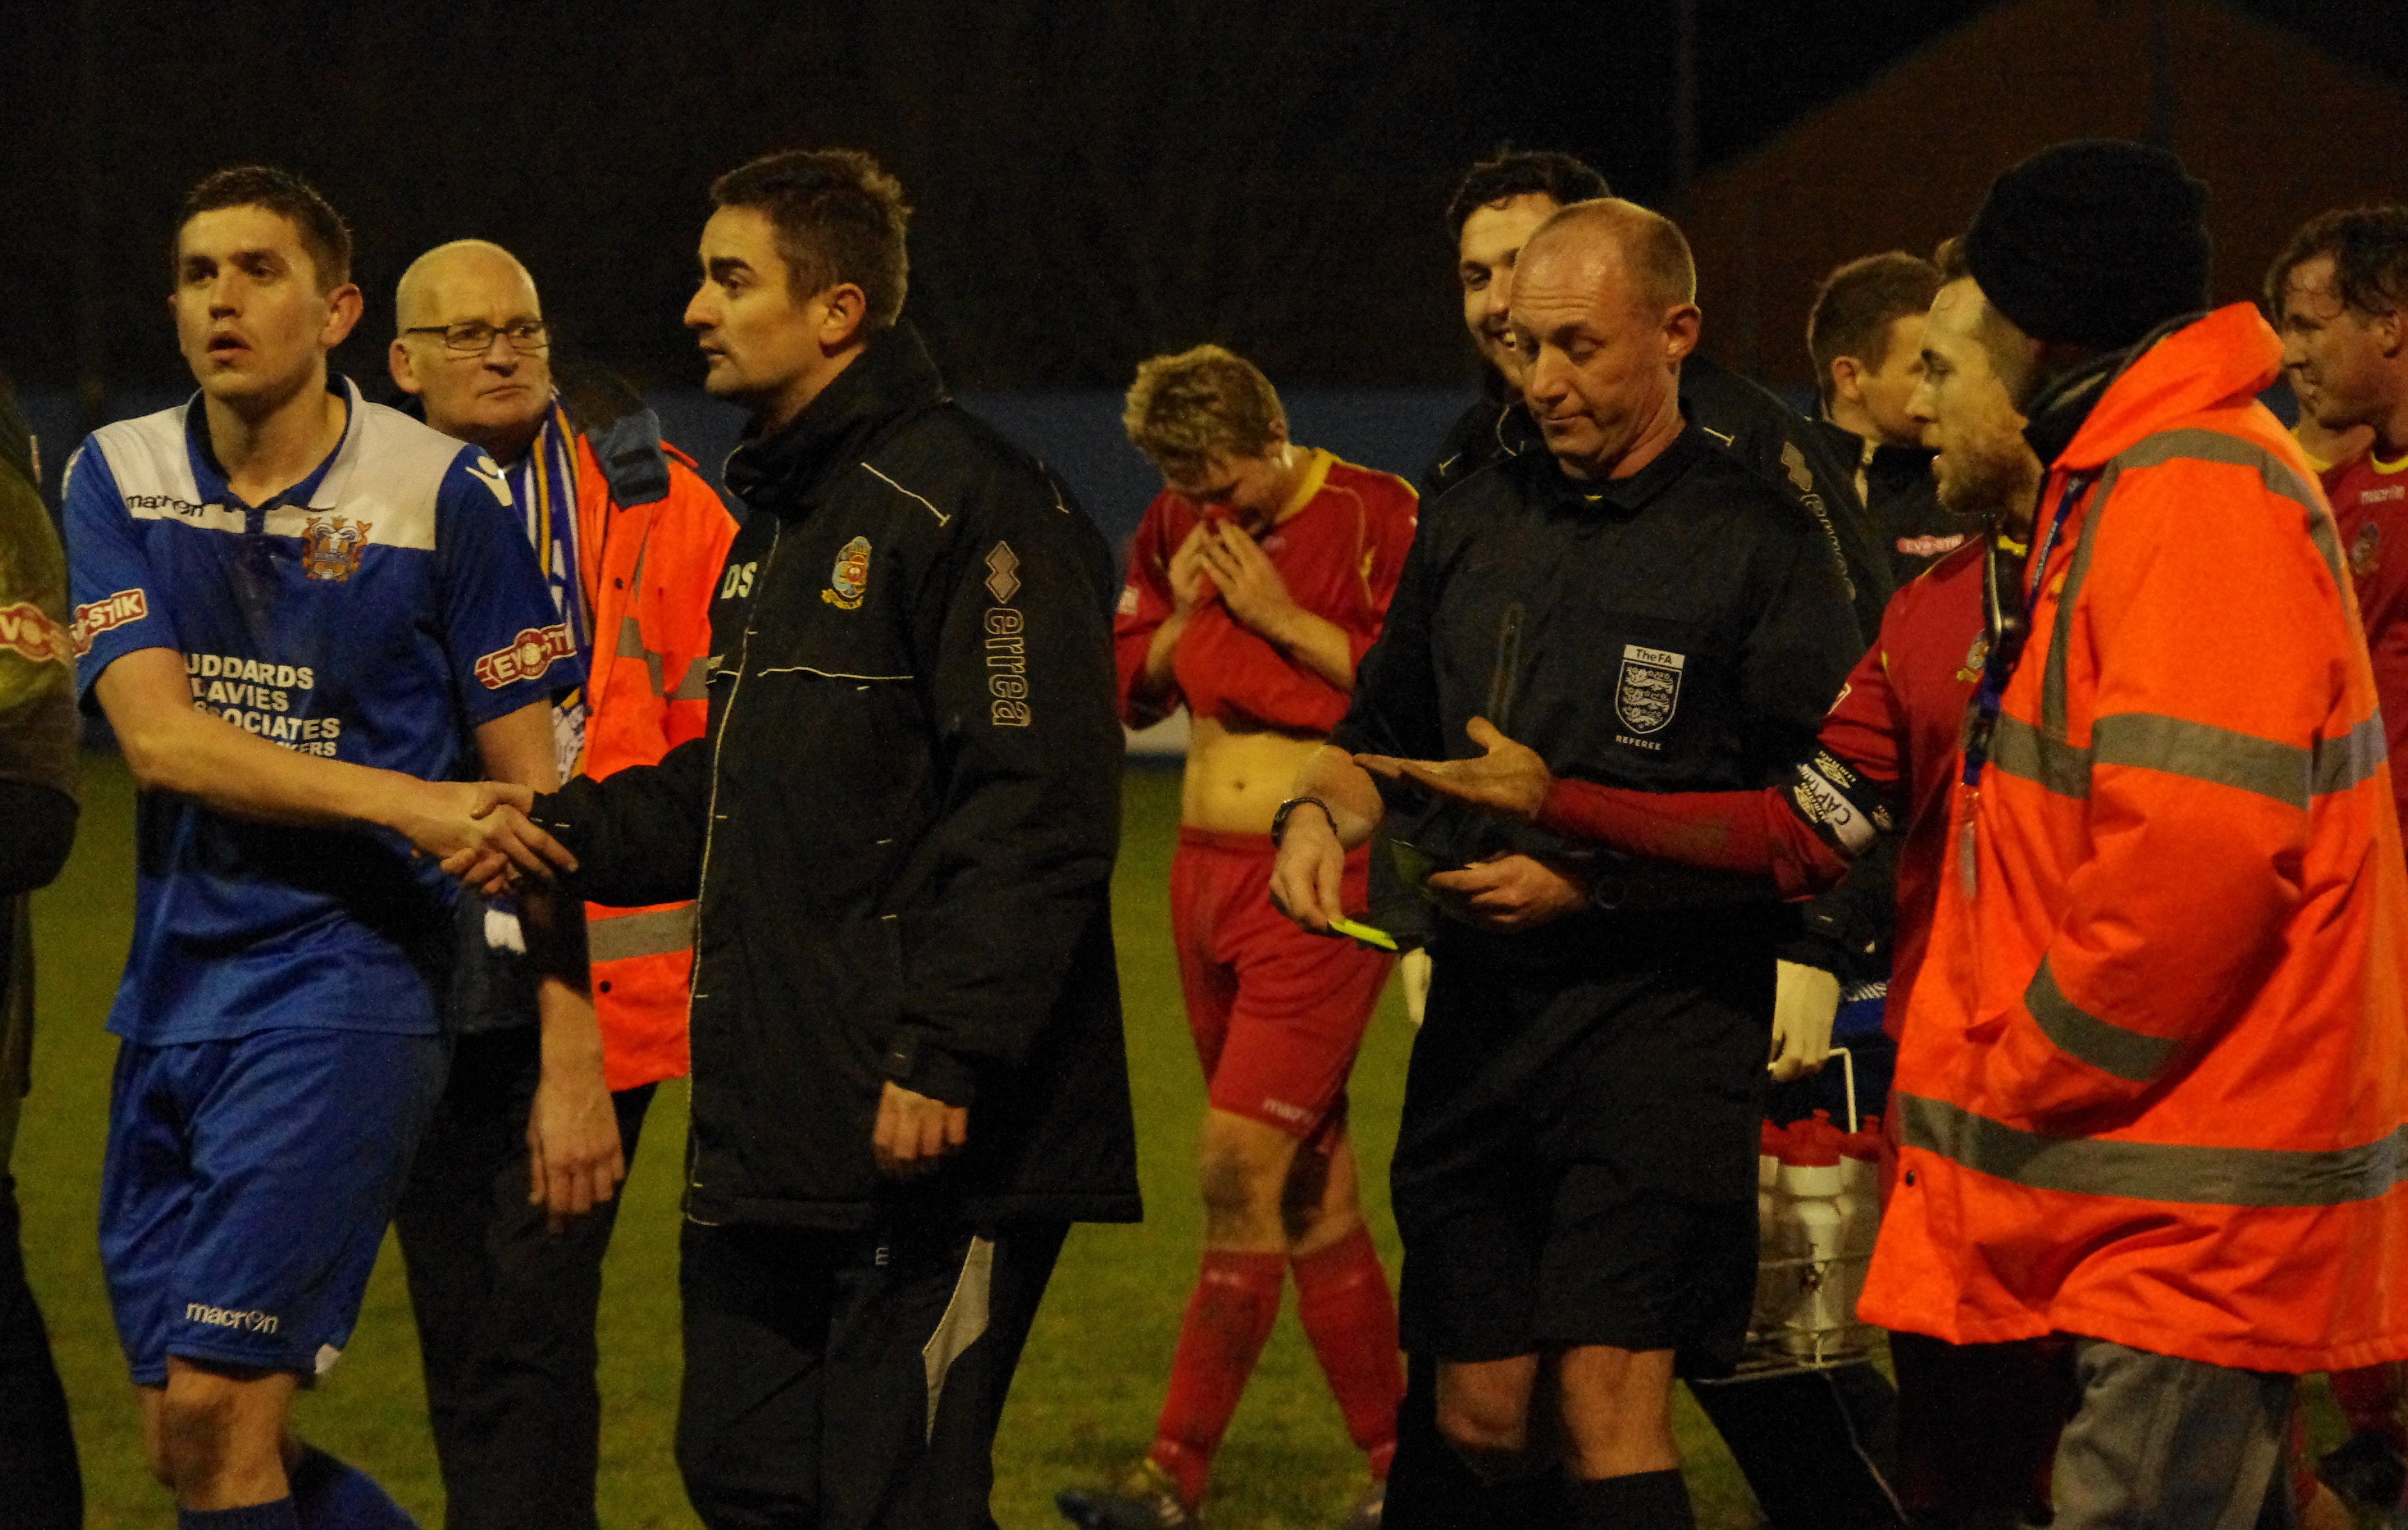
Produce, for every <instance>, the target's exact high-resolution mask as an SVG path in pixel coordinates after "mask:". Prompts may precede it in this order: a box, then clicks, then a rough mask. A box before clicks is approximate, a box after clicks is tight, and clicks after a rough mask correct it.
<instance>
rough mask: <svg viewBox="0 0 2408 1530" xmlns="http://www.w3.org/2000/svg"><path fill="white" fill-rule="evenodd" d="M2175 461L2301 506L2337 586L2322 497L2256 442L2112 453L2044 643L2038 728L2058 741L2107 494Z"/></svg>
mask: <svg viewBox="0 0 2408 1530" xmlns="http://www.w3.org/2000/svg"><path fill="white" fill-rule="evenodd" d="M2177 461H2190V462H2212V463H2216V464H2219V465H2222V466H2224V467H2230V468H2247V469H2252V470H2254V471H2255V472H2256V473H2257V478H2258V482H2260V483H2261V484H2264V485H2265V487H2266V492H2267V493H2269V494H2272V495H2274V496H2276V497H2277V498H2284V499H2288V500H2290V501H2291V502H2292V503H2293V504H2295V505H2297V506H2299V507H2300V513H2301V514H2302V515H2304V516H2305V517H2306V518H2307V532H2308V537H2309V540H2310V541H2313V542H2315V547H2316V551H2317V553H2318V554H2319V555H2321V556H2323V558H2324V561H2325V568H2326V570H2327V571H2329V573H2330V574H2331V575H2332V577H2333V581H2334V584H2335V585H2336V586H2337V587H2338V586H2339V585H2340V584H2341V580H2342V573H2341V549H2340V545H2339V542H2338V541H2337V539H2336V538H2335V535H2334V533H2333V529H2332V516H2331V515H2330V514H2329V512H2327V511H2326V510H2325V508H2324V500H2323V498H2322V497H2321V496H2319V495H2318V494H2317V493H2316V491H2315V489H2314V488H2313V487H2311V486H2310V485H2309V484H2308V482H2307V480H2305V479H2303V478H2301V477H2300V475H2299V473H2298V472H2296V471H2295V470H2293V469H2292V467H2291V465H2290V464H2289V463H2287V462H2285V461H2284V460H2283V459H2282V458H2281V457H2280V456H2277V455H2275V454H2274V453H2272V452H2270V451H2268V450H2267V449H2266V448H2265V447H2263V446H2260V445H2258V444H2257V442H2256V441H2252V440H2243V439H2242V438H2241V437H2239V436H2229V435H2227V434H2225V433H2224V432H2223V431H2221V430H2203V429H2200V428H2198V427H2195V426H2193V427H2186V428H2184V429H2180V430H2160V431H2158V432H2157V434H2156V435H2154V436H2145V437H2143V438H2142V439H2141V440H2138V441H2135V442H2134V443H2132V444H2131V445H2130V446H2128V447H2126V448H2125V449H2124V450H2123V451H2121V452H2118V453H2116V454H2115V455H2114V458H2113V459H2111V460H2110V461H2109V462H2108V464H2107V468H2106V471H2105V472H2104V473H2103V474H2102V475H2101V476H2100V480H2099V486H2098V487H2097V488H2095V489H2093V490H2092V491H2091V493H2090V515H2089V518H2088V519H2086V520H2085V521H2084V522H2083V523H2082V535H2081V537H2080V539H2079V540H2078V541H2076V542H2075V543H2074V549H2073V562H2072V565H2071V568H2070V569H2068V570H2067V571H2066V576H2065V589H2064V593H2063V595H2062V596H2061V597H2060V598H2059V599H2058V601H2057V621H2056V624H2055V627H2054V628H2053V629H2052V634H2051V637H2050V639H2049V645H2048V666H2047V668H2046V669H2045V670H2043V671H2042V673H2041V703H2040V720H2041V726H2042V727H2043V728H2048V729H2055V730H2056V731H2057V734H2058V735H2059V736H2062V735H2064V734H2065V733H2066V732H2068V731H2069V730H2070V729H2071V723H2070V721H2069V719H2068V716H2067V711H2066V691H2065V686H2066V681H2065V647H2066V640H2067V638H2068V637H2069V636H2070V635H2071V632H2072V628H2073V598H2074V596H2075V595H2076V594H2078V593H2079V592H2080V591H2081V588H2082V581H2083V579H2084V577H2085V575H2086V574H2087V573H2088V572H2089V571H2090V549H2091V545H2092V541H2093V539H2094V537H2095V536H2096V534H2097V532H2098V530H2099V522H2100V517H2101V515H2102V514H2103V512H2105V511H2106V508H2107V497H2108V493H2109V491H2110V490H2112V489H2114V486H2115V480H2116V478H2117V477H2118V476H2120V475H2121V474H2123V473H2124V472H2125V471H2127V470H2128V469H2134V468H2159V467H2163V466H2164V465H2165V464H2167V463H2169V462H2177Z"/></svg>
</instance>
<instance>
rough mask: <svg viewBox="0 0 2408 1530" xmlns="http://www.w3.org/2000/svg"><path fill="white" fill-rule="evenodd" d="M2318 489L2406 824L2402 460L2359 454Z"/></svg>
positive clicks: (2407, 572) (2406, 572) (2407, 635)
mask: <svg viewBox="0 0 2408 1530" xmlns="http://www.w3.org/2000/svg"><path fill="white" fill-rule="evenodd" d="M2324 484H2325V498H2328V499H2329V500H2331V501H2332V511H2333V524H2334V526H2335V527H2336V528H2338V530H2339V531H2340V533H2341V556H2342V561H2343V562H2344V563H2346V564H2348V565H2349V579H2350V584H2351V585H2354V586H2355V587H2356V588H2357V590H2358V620H2359V622H2360V623H2362V624H2363V625H2364V626H2365V628H2366V651H2367V653H2368V655H2369V657H2372V659H2373V660H2374V692H2375V695H2376V696H2377V697H2378V698H2380V699H2381V700H2382V703H2383V731H2384V741H2383V742H2384V743H2385V745H2386V747H2387V749H2388V751H2389V753H2390V756H2391V800H2392V803H2393V805H2394V806H2395V807H2396V808H2398V809H2399V812H2400V818H2401V824H2402V825H2403V826H2408V756H2403V755H2402V753H2401V750H2402V748H2403V747H2408V458H2402V459H2401V460H2400V461H2398V462H2377V461H2376V460H2375V459H2374V454H2373V453H2372V452H2361V453H2359V454H2358V455H2357V456H2356V457H2353V458H2352V459H2350V460H2349V461H2347V462H2344V463H2343V464H2342V465H2341V466H2339V467H2337V468H2329V469H2326V470H2325V474H2324Z"/></svg>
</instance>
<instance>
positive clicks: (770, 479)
mask: <svg viewBox="0 0 2408 1530" xmlns="http://www.w3.org/2000/svg"><path fill="white" fill-rule="evenodd" d="M944 400H945V383H944V379H943V378H942V377H940V376H939V375H938V372H937V364H936V363H935V362H933V361H931V360H929V359H928V351H927V347H925V345H923V344H921V343H920V334H919V331H918V330H915V329H913V328H912V327H911V326H910V325H896V326H895V327H894V328H893V329H890V330H888V331H886V332H885V333H884V334H882V335H880V336H878V337H876V338H875V339H872V340H870V342H869V344H868V345H867V347H865V348H864V349H863V351H862V353H861V354H860V355H859V356H858V357H856V358H855V359H854V361H853V365H852V366H850V367H847V368H845V369H844V370H843V371H841V372H839V373H838V374H837V376H836V381H834V382H833V383H829V384H828V385H827V386H826V387H825V388H824V389H823V390H822V391H821V393H820V396H819V397H816V398H814V399H812V400H811V401H810V403H809V404H807V405H805V406H804V407H803V411H802V412H801V413H800V414H797V415H796V416H795V418H794V421H793V422H792V423H791V424H789V425H788V426H786V428H784V429H783V430H781V431H779V432H778V433H777V434H776V435H774V436H768V437H763V436H760V435H757V434H755V433H754V432H755V431H756V430H757V429H758V426H757V425H756V426H753V427H752V428H748V429H747V430H746V432H745V436H744V439H743V440H742V441H741V442H739V443H738V446H737V448H736V450H735V451H734V452H733V453H731V454H729V455H728V458H727V467H726V469H725V473H724V477H725V480H726V483H727V487H728V489H729V491H730V492H731V493H733V494H735V495H736V496H737V497H738V498H740V499H742V500H743V501H744V503H745V504H746V505H747V506H749V507H750V508H752V509H753V510H766V511H768V512H771V513H772V514H776V515H781V516H784V517H785V518H786V519H788V520H798V519H800V518H801V517H802V516H804V515H806V514H808V513H809V512H810V509H811V506H812V505H813V504H814V503H816V502H817V500H818V498H819V491H820V488H821V486H822V484H823V483H824V481H825V480H826V479H827V478H828V476H829V475H830V474H832V473H834V472H836V471H837V470H839V469H842V468H843V467H845V465H847V464H848V463H851V462H853V461H854V460H855V459H856V458H858V457H860V456H862V455H865V454H866V453H867V450H868V448H869V445H870V442H871V441H872V440H875V439H876V438H878V437H879V436H881V435H883V434H884V433H885V432H886V430H887V429H888V428H889V427H890V426H893V425H895V424H896V422H897V421H899V420H901V419H902V418H903V417H904V416H906V415H909V414H912V413H916V412H917V411H920V410H923V409H926V408H928V407H930V406H931V405H935V404H940V403H942V402H944Z"/></svg>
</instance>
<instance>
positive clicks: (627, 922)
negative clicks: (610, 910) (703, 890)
mask: <svg viewBox="0 0 2408 1530" xmlns="http://www.w3.org/2000/svg"><path fill="white" fill-rule="evenodd" d="M693 945H694V905H693V904H692V903H682V904H680V905H679V906H678V907H676V908H656V909H652V910H651V911H649V912H647V913H643V914H622V915H620V916H618V917H616V918H609V919H588V920H586V921H585V954H586V957H587V958H588V960H594V961H623V960H626V959H627V958H629V957H645V956H663V955H666V954H667V953H668V952H671V951H683V950H689V949H691V948H692V947H693Z"/></svg>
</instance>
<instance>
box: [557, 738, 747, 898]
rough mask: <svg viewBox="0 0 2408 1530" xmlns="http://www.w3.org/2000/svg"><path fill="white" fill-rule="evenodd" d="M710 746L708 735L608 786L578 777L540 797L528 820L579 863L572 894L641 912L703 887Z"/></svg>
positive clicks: (613, 779) (634, 767)
mask: <svg viewBox="0 0 2408 1530" xmlns="http://www.w3.org/2000/svg"><path fill="white" fill-rule="evenodd" d="M711 748H712V738H711V735H710V734H708V733H706V734H704V735H703V736H702V737H701V738H698V739H688V740H687V741H686V742H685V743H681V744H679V745H678V746H677V747H676V748H674V749H672V750H670V751H669V752H668V753H667V754H666V755H663V756H662V757H661V762H660V763H659V764H657V765H630V766H628V767H627V768H626V769H625V770H624V771H620V772H617V773H615V774H613V775H612V776H611V777H610V778H609V780H607V781H596V780H595V779H594V778H593V777H591V776H584V775H581V776H578V777H576V778H575V779H573V780H571V781H570V782H569V783H568V784H567V785H566V786H565V787H561V788H560V790H558V791H556V792H552V793H549V794H546V795H541V796H538V797H537V798H536V800H535V807H534V810H533V811H532V812H530V813H529V814H528V815H527V816H529V817H530V818H532V819H534V820H535V825H536V827H537V828H538V829H541V830H543V831H544V832H546V833H548V834H550V835H551V836H552V838H554V839H556V840H558V841H559V842H560V843H561V844H563V845H564V846H566V849H567V850H568V853H569V854H570V855H573V856H575V857H576V858H577V873H576V874H575V875H574V876H571V877H569V878H568V879H567V886H568V888H569V890H570V891H572V892H574V893H576V894H577V895H578V896H579V897H581V898H583V899H585V900H587V901H588V902H596V903H600V904H602V905H604V906H605V907H608V908H640V907H642V906H643V905H645V904H647V903H673V902H678V901H680V900H681V899H686V898H692V897H693V896H695V893H696V892H697V891H698V890H700V888H701V887H702V847H703V838H704V830H706V829H707V828H708V827H709V825H710V771H711Z"/></svg>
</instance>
